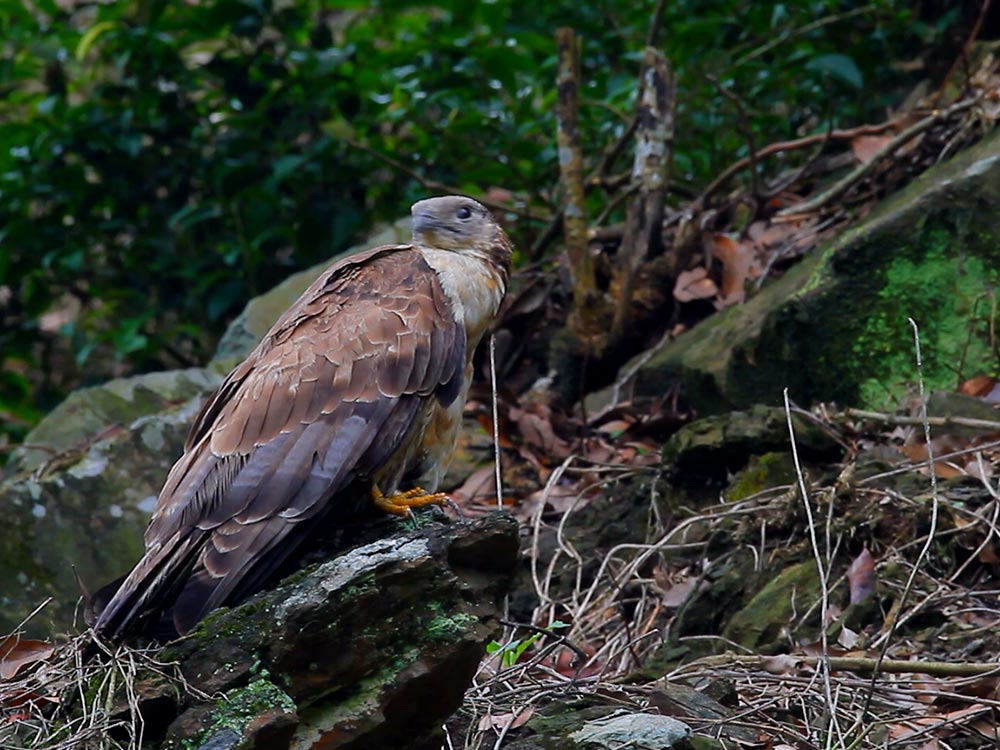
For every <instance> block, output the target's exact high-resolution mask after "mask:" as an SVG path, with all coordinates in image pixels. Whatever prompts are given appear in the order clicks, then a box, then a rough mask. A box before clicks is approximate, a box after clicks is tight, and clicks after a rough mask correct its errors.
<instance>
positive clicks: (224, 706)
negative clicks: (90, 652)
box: [139, 513, 518, 750]
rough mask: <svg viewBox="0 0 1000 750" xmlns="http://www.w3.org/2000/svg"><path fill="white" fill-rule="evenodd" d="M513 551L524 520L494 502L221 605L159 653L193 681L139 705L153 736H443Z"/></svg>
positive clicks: (397, 739) (296, 740)
mask: <svg viewBox="0 0 1000 750" xmlns="http://www.w3.org/2000/svg"><path fill="white" fill-rule="evenodd" d="M396 523H397V525H403V524H408V523H409V522H403V521H399V522H396ZM517 561H518V527H517V522H516V521H515V520H514V519H513V518H512V517H511V516H509V515H507V514H502V513H493V514H490V515H488V516H485V517H483V518H481V519H479V520H477V521H475V522H471V523H465V522H463V523H456V524H443V523H433V524H431V525H430V526H429V527H427V528H424V529H423V530H420V531H416V532H412V531H410V532H406V531H404V532H399V533H396V534H394V535H391V536H389V537H386V538H382V539H377V540H376V541H373V542H370V543H368V544H364V545H361V546H359V547H356V548H354V549H352V550H350V551H348V552H346V553H344V554H342V555H340V556H338V557H335V558H333V559H331V560H328V561H327V562H323V563H321V564H319V565H316V566H314V567H312V568H309V569H306V570H305V571H303V572H300V573H298V574H295V575H293V576H291V577H289V578H288V579H286V580H285V581H283V582H282V583H281V584H279V585H278V586H277V587H275V588H273V589H271V590H268V591H265V592H262V593H261V594H258V595H257V596H255V597H253V598H252V599H250V600H249V601H247V602H246V603H245V604H243V605H241V606H239V607H236V608H234V609H221V610H218V611H217V612H216V613H214V614H212V615H210V616H209V617H208V619H206V620H205V621H204V622H203V623H202V624H201V625H199V627H198V628H196V629H195V631H194V632H192V633H191V634H190V635H188V636H186V637H185V638H183V639H181V640H179V641H175V642H174V643H172V644H169V645H168V646H167V647H166V648H164V649H163V651H162V652H161V654H160V655H159V657H158V658H159V659H160V660H161V661H163V662H177V663H178V664H179V668H180V670H181V672H182V673H183V675H184V678H185V680H186V683H187V689H186V690H180V691H179V692H178V693H175V695H177V696H178V697H177V698H176V699H175V705H174V710H173V711H170V712H166V711H164V710H163V707H162V706H160V707H159V708H158V710H157V711H156V715H155V716H153V715H149V716H145V717H144V719H145V722H144V723H145V730H144V731H145V733H146V736H157V735H159V736H164V727H163V726H162V725H164V724H166V723H167V722H169V726H168V727H167V728H166V730H165V740H164V747H186V748H214V749H216V750H227V749H229V748H233V749H234V750H235V748H269V749H271V750H287V749H288V748H296V749H302V750H304V749H305V748H315V747H322V748H328V749H329V750H333V749H334V748H378V747H386V748H389V747H391V748H399V749H400V750H405V749H409V748H413V749H414V750H416V749H417V748H434V750H437V748H439V747H440V746H441V738H440V732H441V725H442V724H443V723H444V722H445V720H446V719H447V718H448V717H449V716H450V715H451V714H452V713H453V712H454V711H455V710H456V709H457V708H458V707H459V705H460V704H461V701H462V697H463V695H464V693H465V690H466V689H467V688H468V686H469V684H470V683H471V681H472V678H473V677H474V675H475V674H476V672H477V670H478V668H479V664H480V661H481V660H482V658H483V656H484V655H485V653H486V652H485V646H486V643H487V642H488V641H489V640H490V639H491V638H494V637H496V636H497V635H498V633H499V630H500V622H499V618H500V617H501V616H502V607H503V604H502V602H503V597H504V594H505V593H506V592H507V590H508V588H509V586H510V583H511V580H512V578H513V574H514V571H515V569H516V567H517ZM151 690H153V688H151ZM162 693H163V691H162V690H158V691H156V694H157V695H162ZM209 696H211V697H209ZM139 703H140V704H142V700H141V699H140V701H139ZM171 717H175V718H173V719H172V720H171ZM157 722H159V723H160V724H161V726H157V725H156V724H157Z"/></svg>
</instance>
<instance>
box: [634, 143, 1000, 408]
mask: <svg viewBox="0 0 1000 750" xmlns="http://www.w3.org/2000/svg"><path fill="white" fill-rule="evenodd" d="M998 213H1000V131H998V132H995V133H994V134H992V135H990V136H988V137H987V138H986V139H984V140H983V141H982V142H980V143H979V144H977V145H976V146H973V147H972V148H970V149H968V150H966V151H964V152H962V153H960V154H959V155H957V156H956V157H954V158H953V159H951V160H950V161H948V162H945V163H943V164H940V165H938V166H936V167H934V168H932V169H929V170H927V171H926V172H925V173H924V174H923V175H921V176H920V177H919V178H917V179H916V180H914V181H913V182H912V183H911V184H910V185H909V186H908V187H906V188H905V189H903V190H901V191H900V192H898V193H897V194H895V195H893V196H891V197H890V198H888V199H887V200H885V201H884V202H883V203H882V204H881V205H879V206H878V207H877V208H876V209H875V210H874V211H873V212H872V213H871V215H870V216H869V217H868V218H866V219H865V220H864V221H863V222H862V223H861V224H859V225H858V226H857V227H855V228H853V229H851V230H849V231H847V232H844V233H843V234H842V235H840V236H839V237H838V238H837V239H836V240H834V241H832V242H830V243H829V244H827V245H825V246H820V247H817V248H816V249H814V250H813V251H812V252H811V253H810V254H809V255H808V256H807V257H806V258H805V259H804V260H803V261H802V262H801V263H800V264H798V265H797V266H795V267H794V268H792V269H791V270H790V271H788V272H787V273H786V274H785V275H784V276H783V277H782V278H781V279H780V280H778V281H777V282H775V283H773V284H770V285H769V286H767V287H765V288H764V289H763V290H762V291H761V292H760V293H759V294H757V295H756V296H754V297H753V298H751V299H750V300H748V301H747V302H746V303H745V304H743V305H739V306H736V307H731V308H729V309H727V310H725V311H723V312H721V313H719V314H716V315H713V316H712V317H711V318H710V319H708V320H706V321H705V322H704V323H702V324H700V325H698V326H697V327H695V328H694V329H692V330H690V331H688V332H686V333H684V334H682V335H681V336H679V337H678V338H677V339H676V340H675V341H672V342H670V343H669V344H667V345H666V346H664V347H663V348H662V349H660V350H659V351H658V352H657V353H656V354H654V355H653V356H652V357H649V358H648V360H647V361H646V362H645V363H644V364H642V365H641V366H640V367H639V368H638V372H637V373H636V379H635V385H636V393H637V394H638V395H646V396H662V394H663V393H665V392H667V390H668V387H669V385H670V384H673V383H676V382H677V381H680V382H681V383H682V384H683V385H684V390H685V393H686V396H687V398H688V399H690V402H691V403H692V405H693V406H694V407H695V408H696V409H697V410H698V411H699V412H700V413H702V414H713V413H718V412H721V411H727V410H729V409H732V408H734V407H735V408H741V407H745V406H748V405H750V404H754V403H765V404H774V405H777V404H780V403H781V400H782V391H783V389H784V388H786V387H787V388H788V389H789V391H790V394H791V397H792V399H794V400H795V401H796V402H797V403H798V404H799V405H807V404H810V403H812V402H814V401H817V400H820V399H822V400H824V401H836V402H838V403H840V404H843V405H863V406H869V407H882V406H884V405H885V404H886V403H887V402H891V401H894V400H896V399H898V398H899V397H900V396H901V395H902V394H904V393H905V391H906V388H907V386H908V384H911V383H913V382H915V380H916V366H915V363H914V362H915V357H914V344H913V335H912V331H911V328H910V325H909V323H908V322H907V318H913V319H914V320H915V321H916V322H917V324H918V325H919V326H920V332H921V350H922V355H923V375H924V379H925V381H926V383H927V387H928V389H933V388H946V389H954V386H955V383H956V382H957V381H958V380H960V379H961V378H964V377H969V376H973V375H976V374H980V373H983V372H986V371H989V370H991V368H992V364H991V363H993V362H994V361H995V352H994V350H993V348H992V343H991V331H992V330H993V328H994V323H995V317H994V316H995V313H993V312H991V308H990V304H989V300H990V299H992V296H991V295H992V293H993V289H994V288H995V287H996V286H997V283H998V281H1000V224H998V223H997V222H996V221H995V220H994V217H995V216H997V214H998ZM629 367H630V365H627V366H626V368H625V369H623V372H625V371H628V368H629Z"/></svg>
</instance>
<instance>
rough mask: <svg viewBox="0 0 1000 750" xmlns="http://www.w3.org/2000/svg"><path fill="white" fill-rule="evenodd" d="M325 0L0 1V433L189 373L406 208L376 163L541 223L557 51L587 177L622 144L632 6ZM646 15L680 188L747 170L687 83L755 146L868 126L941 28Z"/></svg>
mask: <svg viewBox="0 0 1000 750" xmlns="http://www.w3.org/2000/svg"><path fill="white" fill-rule="evenodd" d="M332 5H333V6H335V7H331V4H327V3H324V2H321V1H320V0H298V1H292V0H286V1H284V2H279V1H277V0H202V1H201V2H180V3H175V2H166V0H120V1H119V2H112V3H106V2H93V3H92V2H77V3H72V2H56V1H55V0H36V1H35V2H33V3H32V4H27V3H25V4H21V3H5V4H3V5H2V6H0V31H2V34H3V39H4V42H3V46H2V50H3V52H2V55H0V248H2V250H0V415H5V416H6V418H7V425H6V426H5V427H3V428H2V429H3V430H5V431H6V432H8V433H10V434H12V435H14V437H17V436H18V435H20V434H22V433H23V432H24V430H25V429H26V428H27V427H28V426H29V425H30V424H31V423H32V422H33V421H35V420H36V419H37V418H38V416H39V414H40V413H41V412H42V411H43V410H44V409H45V408H47V407H48V406H49V405H51V404H52V403H53V402H54V401H55V400H57V399H58V398H59V397H61V396H62V395H64V393H65V392H66V391H67V390H68V389H70V388H72V387H75V386H76V385H78V384H79V383H80V382H81V381H85V380H88V379H91V380H96V379H102V378H106V377H108V376H110V375H113V374H119V373H127V372H132V371H141V370H148V369H155V368H161V367H166V366H176V365H178V364H186V363H197V362H202V361H204V360H205V359H206V358H207V357H208V356H209V355H210V353H211V350H212V346H213V344H214V341H215V339H216V338H217V336H218V335H219V333H220V332H221V330H222V327H223V326H224V324H225V322H226V321H227V320H228V319H230V318H231V317H232V315H233V314H234V313H235V312H237V311H238V310H239V308H240V307H241V306H242V304H243V303H244V302H245V300H246V299H247V298H248V297H249V296H251V295H253V294H255V293H257V292H260V291H262V290H264V289H265V288H267V287H269V286H270V285H272V284H273V283H274V282H276V281H277V280H279V278H280V277H282V276H284V275H285V274H286V273H288V272H290V271H292V270H294V269H297V268H300V267H304V266H306V265H309V264H312V263H315V262H317V261H318V260H320V259H322V258H325V257H328V256H330V255H331V254H332V253H334V252H336V251H338V250H340V249H342V248H345V247H347V246H349V245H350V244H351V242H352V241H353V240H354V239H355V238H356V237H357V235H358V233H359V232H360V231H361V230H364V229H366V228H367V227H369V226H370V225H371V224H372V223H373V222H374V221H376V220H379V219H385V218H394V217H396V216H398V215H400V214H402V213H403V212H405V210H406V208H407V206H408V205H409V203H411V202H412V201H413V200H414V199H416V198H419V197H423V196H424V195H426V193H427V189H426V188H425V187H423V186H422V185H421V184H420V182H418V181H416V180H414V179H409V177H408V175H406V174H404V175H401V174H400V172H399V170H398V169H396V168H395V167H393V166H391V165H389V164H388V163H386V162H385V160H384V159H379V158H377V156H376V155H377V154H384V155H388V156H391V157H392V158H393V159H395V160H397V161H398V162H400V163H401V164H402V165H403V167H405V168H406V169H408V170H411V171H412V172H413V173H416V174H419V175H422V176H423V177H424V178H426V179H427V180H433V181H436V182H438V183H444V184H447V185H449V186H453V187H454V188H455V189H458V190H462V191H465V192H470V193H481V192H482V191H483V190H485V189H486V188H488V187H489V186H492V185H496V186H502V187H504V188H506V189H508V190H511V191H513V192H514V194H515V195H516V196H518V197H519V199H520V200H521V201H522V202H523V203H524V204H530V205H531V206H532V207H533V210H535V211H536V212H539V213H546V212H547V211H549V210H552V209H553V208H554V206H555V205H556V204H557V202H558V196H557V195H556V183H557V180H556V175H557V172H558V169H557V163H556V153H555V147H554V138H553V133H554V127H555V126H554V118H553V109H554V102H555V90H554V85H553V81H554V78H555V54H554V48H553V44H552V34H553V31H554V29H555V28H556V27H558V26H561V25H570V26H573V27H574V28H576V29H577V31H578V32H579V33H580V34H581V35H582V36H583V38H584V40H585V41H584V49H583V71H582V75H583V80H584V82H585V86H584V92H583V93H584V97H585V98H584V101H583V105H584V108H583V112H582V121H581V127H582V132H583V134H584V138H585V143H584V148H585V151H586V153H587V154H588V156H589V157H591V158H593V159H594V160H596V159H597V158H598V157H599V156H600V154H601V152H602V150H603V149H604V148H606V147H607V145H608V144H609V143H611V142H613V141H614V139H615V138H617V137H618V136H619V135H620V134H621V133H622V132H623V131H624V129H625V127H626V123H627V120H628V118H629V116H630V111H631V106H632V101H633V99H634V94H635V87H636V73H637V68H638V64H637V61H638V60H639V59H640V58H641V55H642V50H643V46H644V43H645V38H646V35H647V34H648V31H649V24H650V17H651V15H652V11H653V5H654V3H652V2H649V3H634V2H626V0H603V1H602V2H597V3H579V2H568V1H565V0H564V1H561V2H556V3H540V4H536V5H534V6H531V7H526V6H525V5H524V4H523V3H519V2H513V0H494V2H485V3H467V2H459V0H445V1H443V2H437V3H435V4H433V5H431V4H427V3H417V2H407V1H405V0H384V1H383V2H374V3H367V2H365V3H363V2H359V1H357V0H355V1H353V2H339V3H336V4H332ZM664 8H665V10H664V19H663V25H662V30H661V32H660V34H659V43H660V45H661V46H662V47H663V48H664V50H665V51H666V53H667V55H668V57H669V58H670V59H671V60H672V61H673V63H674V66H675V68H676V70H677V72H678V75H679V80H680V93H679V102H680V103H679V111H678V124H677V133H678V137H677V147H676V151H677V163H676V167H677V168H676V182H679V183H680V184H681V185H682V186H687V187H688V188H689V189H691V188H694V187H697V186H698V185H703V184H704V183H705V182H706V181H708V180H709V179H711V177H712V176H714V174H715V173H717V172H718V170H719V169H721V168H722V167H723V166H725V165H726V164H728V163H729V162H731V161H732V160H733V159H734V158H736V157H737V156H739V155H741V154H742V153H744V152H745V150H746V141H745V138H744V136H743V135H742V134H741V133H740V132H739V129H738V128H737V127H735V126H734V122H735V115H734V113H733V111H732V106H731V104H730V103H729V102H728V101H727V100H726V99H725V97H723V96H722V95H721V93H720V92H719V91H718V89H717V87H716V86H714V85H713V84H711V83H710V82H709V81H708V79H707V77H706V76H707V74H712V75H714V76H716V77H718V79H719V80H720V81H721V82H722V84H723V85H725V86H726V87H728V88H731V89H732V90H734V91H736V92H737V93H738V94H739V95H740V96H741V97H743V99H744V100H745V101H746V102H748V104H749V105H750V112H749V114H750V115H751V117H752V121H753V124H754V129H755V131H756V135H757V137H758V138H759V141H760V142H762V143H763V142H766V141H769V140H776V139H779V138H785V137H790V136H793V135H797V134H800V133H801V132H802V131H803V130H819V129H822V128H824V127H825V126H826V123H827V121H828V120H829V119H833V120H834V122H835V124H838V125H840V124H848V123H852V122H857V121H859V120H863V119H865V118H870V117H880V116H881V114H882V111H881V110H882V107H883V106H884V105H885V104H886V103H887V102H888V101H891V100H892V99H893V98H894V97H895V94H896V92H895V87H897V86H898V85H899V84H900V83H901V82H902V80H903V79H902V78H901V74H900V73H898V72H897V71H896V70H895V69H894V68H893V66H892V64H891V61H892V60H893V59H894V58H896V57H903V58H905V59H911V58H912V57H913V56H914V54H915V50H917V49H928V48H929V47H928V45H931V44H938V43H940V39H941V37H942V30H943V29H945V28H947V27H948V25H949V24H950V23H951V22H953V21H955V20H956V18H957V15H956V13H955V12H953V13H952V14H951V15H947V16H945V17H942V18H940V19H937V20H936V21H935V25H934V26H928V25H927V24H924V23H922V22H921V21H920V19H919V18H918V17H917V16H916V15H915V14H914V13H913V12H911V11H910V10H909V6H908V5H906V4H903V3H900V2H894V1H893V0H877V1H876V2H873V3H870V4H862V3H855V2H844V1H843V0H814V1H813V2H810V3H740V4H738V5H737V6H736V7H734V4H733V3H730V2H721V0H681V1H679V2H670V3H666V4H665V6H664ZM822 19H826V20H822ZM831 19H832V20H831ZM372 152H375V154H376V155H373V153H372ZM620 159H621V164H620V165H619V166H621V167H622V168H624V167H626V166H627V163H628V154H627V153H626V154H624V155H623V156H622V157H620ZM605 200H606V198H605V197H604V196H601V195H595V196H594V197H593V201H594V208H595V215H596V211H597V210H598V209H600V208H601V207H602V206H603V202H604V201H605ZM537 229H538V225H535V224H531V223H524V224H521V225H518V226H516V227H514V233H515V236H516V237H519V238H520V239H522V240H524V244H526V242H527V240H528V239H529V238H530V236H531V235H532V233H533V232H535V231H537Z"/></svg>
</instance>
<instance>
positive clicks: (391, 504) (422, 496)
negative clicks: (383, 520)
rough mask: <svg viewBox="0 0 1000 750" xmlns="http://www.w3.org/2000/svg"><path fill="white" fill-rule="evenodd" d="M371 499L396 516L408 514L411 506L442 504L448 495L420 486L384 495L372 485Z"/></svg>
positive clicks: (446, 500)
mask: <svg viewBox="0 0 1000 750" xmlns="http://www.w3.org/2000/svg"><path fill="white" fill-rule="evenodd" d="M372 501H373V502H374V503H375V505H377V506H378V507H379V508H381V509H382V510H384V511H385V512H386V513H393V514H395V515H397V516H408V515H409V514H410V512H411V511H412V509H413V508H421V507H423V506H425V505H442V504H443V503H446V502H448V495H446V494H445V493H444V492H431V493H428V492H427V491H426V490H424V489H422V488H420V487H414V488H413V489H412V490H407V491H406V492H397V493H395V494H394V495H392V496H391V497H386V496H385V495H383V494H382V490H380V489H379V488H378V487H376V486H374V485H373V486H372Z"/></svg>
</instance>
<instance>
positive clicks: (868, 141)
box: [851, 135, 892, 164]
mask: <svg viewBox="0 0 1000 750" xmlns="http://www.w3.org/2000/svg"><path fill="white" fill-rule="evenodd" d="M891 140H892V136H891V135H858V136H855V137H854V138H853V139H852V140H851V151H852V152H853V153H854V158H855V159H857V160H858V162H859V163H861V164H867V163H868V162H870V161H871V160H872V159H874V158H875V157H877V156H878V155H879V152H881V151H882V149H883V148H885V147H886V145H887V144H888V143H889V141H891Z"/></svg>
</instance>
